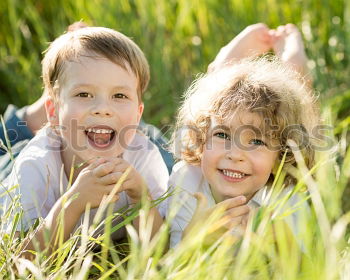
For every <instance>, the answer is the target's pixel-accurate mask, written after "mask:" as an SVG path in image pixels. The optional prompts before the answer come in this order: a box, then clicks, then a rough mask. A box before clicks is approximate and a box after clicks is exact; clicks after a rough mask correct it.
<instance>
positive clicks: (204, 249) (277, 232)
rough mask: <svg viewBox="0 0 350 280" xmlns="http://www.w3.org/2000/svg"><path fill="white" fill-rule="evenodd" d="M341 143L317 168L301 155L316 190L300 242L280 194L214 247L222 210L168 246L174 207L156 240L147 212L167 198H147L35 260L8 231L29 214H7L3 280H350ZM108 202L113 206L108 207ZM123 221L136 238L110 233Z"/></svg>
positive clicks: (346, 157)
mask: <svg viewBox="0 0 350 280" xmlns="http://www.w3.org/2000/svg"><path fill="white" fill-rule="evenodd" d="M343 140H344V139H341V141H343ZM341 141H340V142H339V143H338V144H340V143H341ZM337 147H338V148H337V149H336V150H332V151H325V152H319V153H318V154H317V156H318V163H317V164H316V166H315V168H313V169H312V170H311V171H309V170H307V169H306V167H305V165H304V164H303V159H302V158H301V157H300V155H298V154H296V158H297V161H298V167H299V171H300V173H301V174H302V176H301V179H300V180H299V182H298V183H297V185H296V189H298V190H299V191H302V190H303V189H305V187H306V188H307V189H308V191H309V193H310V199H309V200H308V203H309V205H310V209H304V210H303V209H301V210H298V211H301V216H300V217H302V218H301V219H300V220H299V221H298V227H299V229H300V232H299V236H298V239H297V241H296V242H293V240H291V239H288V236H290V232H289V230H288V229H287V228H286V227H285V226H284V224H283V223H282V221H283V220H284V218H285V217H286V216H287V215H288V214H290V213H291V212H292V211H294V210H295V209H294V208H293V209H291V208H288V207H284V208H281V206H282V205H283V203H285V199H287V198H284V197H282V198H281V197H280V196H278V195H276V196H274V195H272V196H271V197H272V199H273V197H277V200H276V201H275V202H273V203H270V204H269V205H270V206H268V207H262V208H261V209H260V211H259V212H258V214H257V215H256V216H255V218H254V219H253V220H251V221H250V222H249V223H248V230H247V231H246V233H245V235H244V236H243V238H242V240H239V241H237V240H234V239H232V236H231V235H224V236H223V237H222V238H219V239H218V240H217V241H216V242H215V243H214V244H213V245H209V246H208V245H206V244H205V242H204V239H205V236H206V235H207V234H208V233H209V232H210V231H211V229H212V227H213V226H215V223H216V222H217V216H215V215H218V214H217V213H216V212H215V213H214V214H213V216H211V217H208V219H207V222H206V223H205V224H203V225H201V226H200V227H198V228H194V229H193V232H192V236H193V237H191V238H187V239H185V240H184V241H183V243H181V244H180V245H179V246H178V247H176V248H174V249H170V250H168V251H167V250H166V246H167V245H166V244H167V240H168V234H169V232H168V229H169V226H168V223H169V222H171V221H170V220H171V216H172V212H170V215H169V216H170V218H169V219H170V220H169V221H167V222H166V223H165V224H164V225H163V226H162V228H161V230H160V231H159V233H158V234H157V235H156V237H155V238H154V239H152V240H151V239H150V223H151V221H150V219H149V218H148V215H147V212H148V210H149V207H152V206H154V205H155V204H157V203H159V201H156V202H155V203H152V204H149V203H148V204H147V203H145V204H143V206H142V207H141V208H139V207H136V208H134V209H131V210H130V209H129V210H125V209H124V210H123V209H122V210H121V211H119V213H114V214H112V215H111V216H109V217H108V218H107V219H106V220H105V221H102V222H100V221H96V222H95V223H94V225H92V226H90V227H89V226H88V225H87V223H84V224H83V225H82V226H81V227H80V228H79V229H78V230H77V231H76V232H75V233H74V234H73V235H72V237H71V238H70V239H69V240H67V241H66V242H62V241H61V239H60V237H58V238H57V239H56V242H58V243H57V244H58V249H57V250H56V251H55V252H54V253H53V254H52V255H51V256H50V257H47V256H46V255H45V252H43V253H38V254H37V255H36V258H35V260H33V261H28V260H24V259H21V258H19V255H20V253H21V247H22V245H23V244H24V242H25V241H24V240H25V239H24V236H22V238H20V239H15V238H14V234H13V233H14V228H13V230H12V231H11V230H10V231H7V232H6V231H5V228H4V225H5V224H7V222H8V221H9V219H12V220H11V221H12V223H13V224H14V226H15V225H16V222H18V221H19V219H20V215H21V213H18V214H17V215H16V216H15V218H12V217H13V216H11V214H10V213H9V212H7V213H5V214H4V215H3V216H2V217H1V223H0V225H1V227H0V240H1V242H0V256H1V258H0V278H4V279H14V278H16V279H17V278H20V279H116V278H118V279H325V280H326V279H327V280H329V279H341V278H342V279H348V277H349V276H350V274H349V273H350V270H349V269H350V266H349V264H350V255H349V243H348V242H349V231H348V230H347V228H348V224H349V222H350V212H344V211H343V210H342V206H343V202H342V193H343V190H344V188H345V186H346V184H347V182H348V180H349V176H350V173H349V165H350V148H347V149H344V150H342V148H341V145H338V146H337ZM335 155H336V156H337V157H338V158H340V159H341V163H337V161H339V160H337V158H336V157H335ZM311 175H312V176H311ZM276 177H278V175H277V176H276ZM276 182H277V183H276V184H275V191H276V192H277V193H278V190H279V189H280V187H281V181H279V180H278V178H277V179H276ZM2 192H3V191H1V192H0V193H2ZM13 199H14V200H13V204H12V205H13V208H12V209H10V210H9V211H11V210H13V211H15V209H18V207H19V203H18V202H19V201H18V197H13ZM102 207H107V208H108V206H107V205H103V206H102ZM278 209H283V211H281V210H278ZM310 210H311V211H310ZM16 211H17V210H16ZM126 211H128V212H126ZM277 211H278V212H277ZM17 212H18V211H17ZM87 213H88V212H87ZM276 213H277V214H276ZM86 215H87V214H86ZM119 215H121V216H125V217H126V215H127V216H128V218H127V219H126V220H125V222H124V223H123V224H120V225H118V227H117V228H116V227H115V228H112V226H111V220H112V219H113V218H115V217H116V216H119ZM137 215H140V218H141V223H140V234H139V235H138V234H137V233H136V231H135V229H134V228H133V227H132V226H131V225H130V224H129V223H130V222H131V220H132V218H134V217H136V216H137ZM62 218H63V217H62ZM86 221H88V220H86ZM122 225H126V228H127V231H128V235H129V237H128V240H124V242H125V243H119V244H113V242H112V241H111V240H110V238H109V236H110V233H111V232H112V231H114V230H117V229H118V228H119V227H120V226H122ZM97 227H104V229H105V234H103V235H101V236H98V237H93V232H94V231H95V229H96V228H97ZM28 234H31V230H30V231H29V233H28ZM96 246H98V247H99V248H100V249H96Z"/></svg>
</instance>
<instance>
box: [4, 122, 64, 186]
mask: <svg viewBox="0 0 350 280" xmlns="http://www.w3.org/2000/svg"><path fill="white" fill-rule="evenodd" d="M54 137H55V136H52V135H50V132H49V131H46V130H45V128H44V129H43V130H41V131H39V132H38V134H37V135H36V136H34V137H33V139H31V140H30V141H29V143H28V144H27V146H26V147H25V148H24V149H23V150H22V151H21V152H20V154H19V155H18V157H17V158H16V160H15V163H14V167H13V169H12V172H11V174H10V175H9V177H10V178H11V175H13V174H15V176H14V177H16V176H18V180H20V179H22V177H23V179H24V178H25V179H28V178H30V179H31V181H34V180H35V179H36V176H38V175H39V174H42V176H45V177H46V176H47V175H48V174H49V173H54V172H55V171H57V172H59V169H60V166H59V165H60V164H59V163H60V162H61V153H60V145H59V144H58V142H57V140H58V138H56V139H55V138H54ZM56 137H57V135H56ZM14 177H13V176H12V178H14ZM9 180H10V179H9Z"/></svg>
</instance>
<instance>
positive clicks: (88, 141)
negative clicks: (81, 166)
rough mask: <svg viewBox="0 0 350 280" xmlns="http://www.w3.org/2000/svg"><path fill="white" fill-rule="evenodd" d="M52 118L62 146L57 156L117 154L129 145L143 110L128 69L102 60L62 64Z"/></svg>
mask: <svg viewBox="0 0 350 280" xmlns="http://www.w3.org/2000/svg"><path fill="white" fill-rule="evenodd" d="M62 76H63V77H62V79H60V83H61V84H60V85H58V86H59V100H58V102H56V103H55V109H54V112H53V113H54V118H55V120H56V124H58V125H59V126H60V134H61V136H62V137H63V139H64V140H65V142H66V144H67V148H66V149H64V150H63V158H69V157H70V156H71V155H72V154H74V155H76V156H77V157H78V160H79V161H80V160H83V161H86V160H89V159H92V158H94V157H97V156H102V157H106V156H107V157H112V156H118V155H120V154H121V153H122V152H123V151H124V149H125V148H126V146H127V145H128V144H130V142H131V141H132V139H133V137H134V134H135V128H136V127H137V126H138V123H139V120H140V118H141V115H142V111H143V104H142V103H140V102H139V100H138V95H137V86H138V80H137V78H136V76H135V75H134V74H133V72H132V71H131V70H129V69H128V67H127V69H123V68H122V67H120V66H119V65H117V64H115V63H113V62H111V61H110V60H108V59H106V58H102V57H89V56H80V57H79V58H78V60H77V61H71V62H67V64H66V65H65V69H64V72H63V75H62Z"/></svg>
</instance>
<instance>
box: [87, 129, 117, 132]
mask: <svg viewBox="0 0 350 280" xmlns="http://www.w3.org/2000/svg"><path fill="white" fill-rule="evenodd" d="M86 131H87V132H93V133H112V132H113V129H103V128H100V129H96V128H88V129H87V130H86Z"/></svg>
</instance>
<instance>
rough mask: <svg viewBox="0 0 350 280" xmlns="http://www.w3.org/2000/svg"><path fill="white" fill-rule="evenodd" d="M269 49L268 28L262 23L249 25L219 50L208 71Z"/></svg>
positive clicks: (269, 37)
mask: <svg viewBox="0 0 350 280" xmlns="http://www.w3.org/2000/svg"><path fill="white" fill-rule="evenodd" d="M271 48H272V38H271V34H270V30H269V28H268V27H267V26H266V25H265V24H263V23H257V24H253V25H249V26H247V27H246V28H245V29H244V30H243V31H241V33H239V34H238V35H237V36H236V37H235V38H233V40H232V41H231V42H230V43H228V44H227V45H226V46H224V47H223V48H222V49H221V50H220V52H219V53H218V55H217V56H216V58H215V60H214V61H213V62H212V63H211V64H210V65H209V67H208V71H210V72H211V71H214V70H217V69H219V68H221V67H223V66H224V65H225V64H227V63H229V62H232V61H238V60H240V59H243V58H247V57H250V56H258V55H261V54H264V53H266V52H268V51H269V50H270V49H271Z"/></svg>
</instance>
